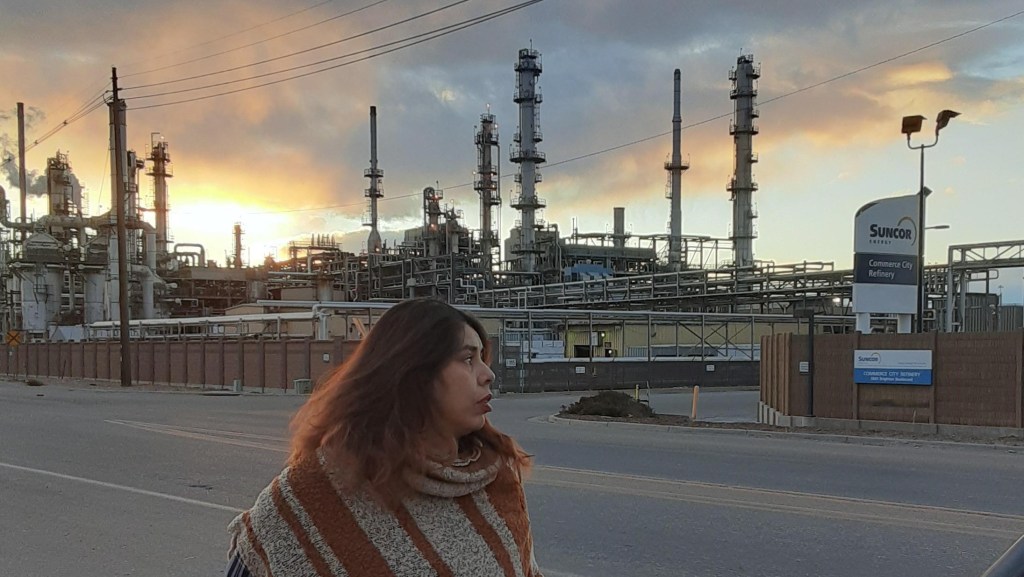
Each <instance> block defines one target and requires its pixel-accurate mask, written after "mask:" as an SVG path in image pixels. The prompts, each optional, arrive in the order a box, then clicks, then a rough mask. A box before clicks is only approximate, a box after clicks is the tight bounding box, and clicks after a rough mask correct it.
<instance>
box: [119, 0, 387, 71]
mask: <svg viewBox="0 0 1024 577" xmlns="http://www.w3.org/2000/svg"><path fill="white" fill-rule="evenodd" d="M327 1H328V2H330V1H331V0H327ZM384 2H387V0H377V1H376V2H373V3H371V4H367V5H366V6H362V7H360V8H356V9H354V10H349V11H348V12H344V13H342V14H338V15H337V16H331V17H330V18H326V19H324V20H319V21H317V22H314V23H313V24H307V25H305V26H302V27H300V28H295V29H293V30H289V31H288V32H283V33H281V34H277V35H275V36H271V37H270V38H264V39H263V40H257V41H256V42H250V43H249V44H243V45H242V46H237V47H235V48H229V49H228V50H222V51H221V52H214V53H213V54H209V55H207V56H200V57H198V58H193V59H191V60H183V61H181V62H176V63H174V64H168V65H166V66H160V67H159V68H151V69H149V70H143V71H142V72H133V73H131V74H126V75H124V76H122V78H131V77H132V76H140V75H142V74H149V73H151V72H159V71H161V70H167V69H170V68H177V67H179V66H184V65H186V64H192V63H194V62H200V61H203V60H209V59H210V58H215V57H217V56H223V55H224V54H230V53H232V52H237V51H239V50H244V49H246V48H251V47H253V46H257V45H259V44H265V43H267V42H270V41H272V40H277V39H278V38H283V37H285V36H289V35H291V34H295V33H296V32H302V31H304V30H309V29H310V28H315V27H317V26H320V25H322V24H326V23H327V22H331V21H334V20H338V19H340V18H344V17H346V16H351V15H352V14H355V13H357V12H362V11H363V10H366V9H368V8H372V7H374V6H376V5H378V4H383V3H384ZM318 6H319V5H318ZM171 82H179V81H171ZM161 84H162V83H161ZM146 86H156V84H150V85H146ZM143 87H144V86H139V87H137V88H143ZM125 90H129V89H128V88H125Z"/></svg>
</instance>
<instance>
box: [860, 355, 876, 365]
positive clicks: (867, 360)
mask: <svg viewBox="0 0 1024 577" xmlns="http://www.w3.org/2000/svg"><path fill="white" fill-rule="evenodd" d="M857 362H858V363H860V364H864V365H877V364H879V363H881V362H882V355H880V354H878V353H872V354H870V355H862V354H858V355H857Z"/></svg>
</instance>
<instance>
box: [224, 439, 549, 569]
mask: <svg viewBox="0 0 1024 577" xmlns="http://www.w3.org/2000/svg"><path fill="white" fill-rule="evenodd" d="M413 486H415V487H417V488H418V489H419V490H420V492H419V493H417V495H416V496H414V497H411V498H408V499H406V500H405V501H403V504H402V505H401V506H400V507H399V508H398V509H397V511H388V510H386V509H385V508H383V507H381V506H380V505H379V504H378V503H377V502H376V501H374V500H372V499H371V498H369V497H368V496H366V495H351V494H346V493H344V492H341V491H339V490H338V489H337V487H338V484H337V483H334V482H332V480H331V475H330V474H329V473H328V470H327V467H326V466H325V464H324V461H323V459H322V458H321V459H319V460H317V459H309V460H307V461H305V462H301V463H298V464H296V465H295V466H293V467H288V468H286V469H285V470H284V471H282V472H281V474H280V475H278V476H277V478H275V479H274V481H273V482H272V483H271V484H270V486H268V487H267V488H266V489H264V490H263V491H262V492H261V493H260V495H259V497H257V499H256V503H255V504H254V505H253V507H252V508H251V509H250V510H248V511H246V512H245V513H242V514H241V515H239V516H238V517H237V518H235V520H234V521H232V523H231V525H230V526H229V531H231V532H232V546H231V551H230V552H229V557H231V556H235V555H237V556H238V557H239V558H240V559H241V560H242V561H243V562H244V563H245V566H246V568H247V569H248V570H249V572H250V573H251V574H252V575H253V576H254V577H343V576H348V577H424V576H437V577H478V576H479V577H491V576H494V577H541V574H540V570H539V569H538V567H537V563H536V561H535V560H534V556H533V539H532V536H531V532H530V520H529V517H528V515H527V510H526V499H525V496H524V493H523V488H522V483H521V481H520V479H519V475H518V472H517V471H516V470H514V469H513V468H512V467H511V466H510V465H507V464H505V463H499V462H497V461H495V460H494V459H493V458H492V459H491V462H490V463H487V459H479V460H477V461H476V462H472V463H469V464H468V466H465V467H442V466H441V465H437V466H436V467H435V468H434V469H433V470H431V471H430V472H429V473H428V474H427V475H426V476H424V477H422V478H420V479H418V480H417V482H414V485H413Z"/></svg>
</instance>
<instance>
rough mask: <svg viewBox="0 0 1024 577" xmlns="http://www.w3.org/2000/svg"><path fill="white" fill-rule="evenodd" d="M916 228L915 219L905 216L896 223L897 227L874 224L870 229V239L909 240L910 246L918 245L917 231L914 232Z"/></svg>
mask: <svg viewBox="0 0 1024 577" xmlns="http://www.w3.org/2000/svg"><path fill="white" fill-rule="evenodd" d="M911 227H913V228H911ZM915 228H917V227H915V226H914V219H913V218H911V217H909V216H904V217H903V218H901V219H900V220H899V222H897V223H896V226H882V225H879V224H872V225H871V226H870V227H869V228H868V237H869V238H872V239H887V240H909V241H910V244H916V243H917V231H916V230H914V229H915Z"/></svg>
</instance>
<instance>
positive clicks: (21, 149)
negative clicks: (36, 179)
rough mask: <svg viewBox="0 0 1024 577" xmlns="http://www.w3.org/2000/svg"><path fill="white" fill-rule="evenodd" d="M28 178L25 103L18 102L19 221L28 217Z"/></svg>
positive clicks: (23, 221)
mask: <svg viewBox="0 0 1024 577" xmlns="http://www.w3.org/2000/svg"><path fill="white" fill-rule="evenodd" d="M27 180H28V179H27V178H26V176H25V103H24V102H19V103H18V189H19V190H20V191H21V195H20V198H21V220H20V221H19V222H21V223H22V224H24V223H25V220H26V219H27V218H28V216H27V213H26V212H25V203H26V198H27V196H28V183H27V182H26V181H27ZM21 240H22V241H24V240H25V231H24V230H22V231H21Z"/></svg>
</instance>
